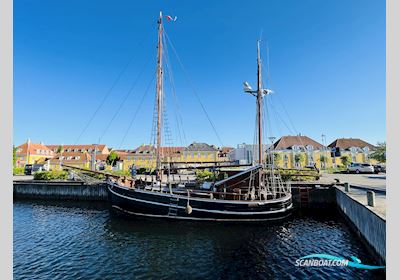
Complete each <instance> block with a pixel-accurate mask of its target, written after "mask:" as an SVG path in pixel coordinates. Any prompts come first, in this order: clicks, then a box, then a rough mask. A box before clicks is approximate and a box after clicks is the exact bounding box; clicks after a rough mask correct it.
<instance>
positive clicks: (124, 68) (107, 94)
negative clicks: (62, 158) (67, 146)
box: [74, 34, 149, 145]
mask: <svg viewBox="0 0 400 280" xmlns="http://www.w3.org/2000/svg"><path fill="white" fill-rule="evenodd" d="M148 37H149V34H147V36H146V37H145V39H147V38H148ZM144 41H145V40H141V41H139V42H140V44H139V48H140V47H141V46H142V44H143V42H144ZM137 55H138V53H137V52H135V53H134V54H133V55H132V56H131V58H130V59H129V60H128V63H127V64H126V65H125V66H124V67H123V68H122V70H121V72H120V73H119V74H118V76H117V78H116V79H115V80H114V82H113V83H112V85H111V87H110V88H109V89H108V91H107V92H106V94H105V95H104V97H103V99H102V100H101V102H100V104H99V106H97V108H96V110H95V111H94V113H93V115H92V116H91V117H90V118H89V120H88V122H87V123H86V125H85V126H84V127H83V129H82V131H81V133H80V134H79V135H78V138H77V139H76V140H75V143H74V144H75V145H76V144H77V143H78V142H79V140H80V139H81V137H82V135H83V134H84V133H85V132H86V130H87V129H88V127H89V125H90V124H91V123H92V121H93V120H94V118H95V117H96V115H97V113H98V112H99V111H100V108H101V107H103V105H104V103H105V101H106V100H107V98H108V97H109V96H110V94H111V92H112V91H113V89H114V88H115V86H116V85H117V83H118V82H119V80H120V79H121V77H122V76H123V74H124V73H125V71H126V70H127V69H128V67H129V65H130V64H131V63H132V61H133V60H134V58H137Z"/></svg>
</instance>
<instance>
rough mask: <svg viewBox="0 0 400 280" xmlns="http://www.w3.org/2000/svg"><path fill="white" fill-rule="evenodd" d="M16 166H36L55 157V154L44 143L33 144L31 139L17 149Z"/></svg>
mask: <svg viewBox="0 0 400 280" xmlns="http://www.w3.org/2000/svg"><path fill="white" fill-rule="evenodd" d="M15 154H16V166H17V167H24V166H25V164H35V163H39V161H45V160H47V159H49V158H52V157H53V156H54V154H55V153H54V152H53V151H52V150H50V149H49V148H48V147H47V146H45V145H44V144H43V143H39V144H38V143H32V142H31V140H30V139H28V141H27V142H26V143H24V144H22V145H19V146H18V147H16V153H15Z"/></svg>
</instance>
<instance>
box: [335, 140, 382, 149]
mask: <svg viewBox="0 0 400 280" xmlns="http://www.w3.org/2000/svg"><path fill="white" fill-rule="evenodd" d="M328 147H329V148H340V149H344V150H347V149H349V148H351V147H356V148H364V147H368V148H369V149H370V150H375V149H376V147H375V146H374V145H371V144H370V143H368V142H365V141H364V140H361V139H358V138H338V139H336V140H335V141H333V142H332V143H330V144H329V145H328Z"/></svg>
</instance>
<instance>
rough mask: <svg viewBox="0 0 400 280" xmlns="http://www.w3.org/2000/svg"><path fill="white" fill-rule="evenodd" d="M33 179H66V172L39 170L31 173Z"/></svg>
mask: <svg viewBox="0 0 400 280" xmlns="http://www.w3.org/2000/svg"><path fill="white" fill-rule="evenodd" d="M33 179H34V180H67V179H68V172H67V171H58V170H53V171H40V172H36V173H35V174H34V175H33Z"/></svg>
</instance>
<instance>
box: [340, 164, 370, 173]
mask: <svg viewBox="0 0 400 280" xmlns="http://www.w3.org/2000/svg"><path fill="white" fill-rule="evenodd" d="M351 172H355V173H357V174H358V173H374V172H375V169H374V167H373V166H372V165H371V164H369V163H358V162H353V163H352V164H350V165H349V166H347V173H351Z"/></svg>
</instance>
